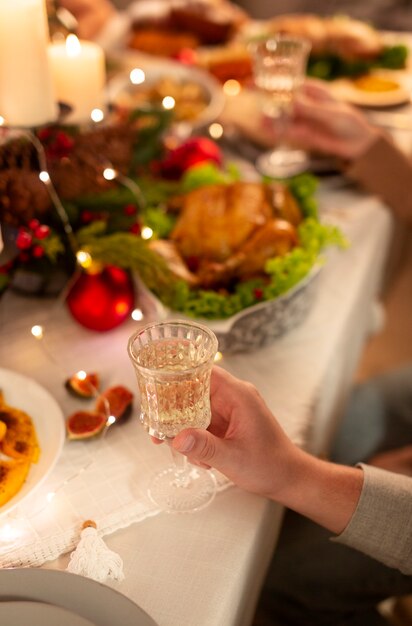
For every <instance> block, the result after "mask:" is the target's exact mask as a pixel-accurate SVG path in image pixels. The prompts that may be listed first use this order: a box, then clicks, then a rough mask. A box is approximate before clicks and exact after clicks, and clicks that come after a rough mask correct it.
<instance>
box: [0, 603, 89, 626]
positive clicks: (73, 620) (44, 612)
mask: <svg viewBox="0 0 412 626" xmlns="http://www.w3.org/2000/svg"><path fill="white" fill-rule="evenodd" d="M0 624H6V625H7V626H19V625H20V624H21V625H22V626H23V624H30V626H45V624H47V626H94V624H93V622H91V621H90V620H88V619H85V618H84V617H81V616H80V615H75V614H74V613H73V612H72V611H67V610H66V609H62V608H61V607H60V606H55V605H53V604H45V603H44V602H30V601H26V600H24V601H19V600H14V601H13V602H7V601H6V602H0Z"/></svg>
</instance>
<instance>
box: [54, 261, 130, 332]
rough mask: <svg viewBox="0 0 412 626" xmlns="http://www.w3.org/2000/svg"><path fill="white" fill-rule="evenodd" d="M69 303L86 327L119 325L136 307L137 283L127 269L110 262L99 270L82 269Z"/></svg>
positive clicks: (102, 329)
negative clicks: (114, 265) (135, 283)
mask: <svg viewBox="0 0 412 626" xmlns="http://www.w3.org/2000/svg"><path fill="white" fill-rule="evenodd" d="M66 303H67V306H68V308H69V311H70V313H71V314H72V316H73V317H74V319H75V320H76V321H77V322H79V324H81V325H82V326H84V327H85V328H89V329H90V330H96V331H106V330H111V329H112V328H115V327H116V326H119V324H121V323H122V322H124V321H125V319H126V318H127V317H128V316H129V315H130V313H131V312H132V310H133V308H134V286H133V281H132V278H131V276H130V274H129V273H128V272H126V271H125V270H123V269H121V268H119V267H113V266H107V267H105V268H104V269H103V270H102V271H100V272H98V273H94V272H93V273H88V272H83V273H82V274H81V275H80V276H79V278H78V280H77V281H76V283H75V284H74V285H73V287H72V288H71V290H70V292H69V294H68V296H67V300H66Z"/></svg>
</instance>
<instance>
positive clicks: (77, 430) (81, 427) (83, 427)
mask: <svg viewBox="0 0 412 626" xmlns="http://www.w3.org/2000/svg"><path fill="white" fill-rule="evenodd" d="M106 421H107V420H106V416H105V415H104V414H102V413H98V412H97V411H76V413H73V414H72V415H70V417H68V418H67V420H66V430H67V435H68V437H69V439H89V438H90V437H95V436H96V435H98V434H99V433H100V432H101V431H102V430H103V428H104V427H105V425H106Z"/></svg>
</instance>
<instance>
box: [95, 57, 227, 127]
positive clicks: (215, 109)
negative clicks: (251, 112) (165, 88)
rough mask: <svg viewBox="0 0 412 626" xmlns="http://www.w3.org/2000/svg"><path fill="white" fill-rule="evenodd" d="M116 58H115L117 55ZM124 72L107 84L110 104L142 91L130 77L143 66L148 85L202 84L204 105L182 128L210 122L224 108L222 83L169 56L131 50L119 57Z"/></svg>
mask: <svg viewBox="0 0 412 626" xmlns="http://www.w3.org/2000/svg"><path fill="white" fill-rule="evenodd" d="M114 60H115V61H116V58H114ZM119 64H120V67H121V71H120V72H119V74H117V75H115V76H114V77H113V78H112V79H111V80H110V81H109V83H108V85H107V89H106V96H107V99H108V101H109V102H110V103H112V104H116V102H121V100H122V99H123V100H126V101H127V100H130V101H132V100H133V98H132V95H133V92H134V91H135V90H136V91H137V90H139V85H134V84H133V83H132V82H131V80H130V72H131V71H132V70H134V69H141V70H143V72H144V74H145V81H144V84H145V85H155V84H156V83H157V82H159V80H161V79H164V78H169V79H172V80H173V81H174V82H176V83H187V82H191V83H195V84H196V85H198V86H200V87H201V90H202V92H203V96H204V99H205V106H204V108H203V109H202V110H201V111H200V112H199V114H198V115H196V117H195V118H194V119H192V120H187V121H182V122H179V126H180V127H181V129H182V134H184V133H183V131H184V130H185V127H187V128H186V130H187V134H189V131H193V130H195V129H197V128H202V127H204V126H207V125H208V124H211V123H212V122H213V121H214V120H215V119H216V118H217V117H218V116H219V115H220V114H221V113H222V111H223V108H224V105H225V96H224V93H223V90H222V86H221V85H220V83H219V82H218V81H217V80H216V79H215V78H214V77H213V76H211V75H210V74H208V73H207V72H205V71H204V70H202V69H199V68H195V67H191V66H188V65H184V64H182V63H178V62H177V61H173V60H170V59H157V58H155V57H151V56H150V55H147V54H143V53H139V52H130V53H127V54H126V53H123V54H122V55H121V56H120V57H119Z"/></svg>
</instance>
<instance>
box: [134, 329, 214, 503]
mask: <svg viewBox="0 0 412 626" xmlns="http://www.w3.org/2000/svg"><path fill="white" fill-rule="evenodd" d="M217 345H218V342H217V339H216V336H215V334H214V333H213V332H212V331H211V330H209V329H208V328H206V327H205V326H202V325H200V324H195V323H192V322H186V321H179V320H176V321H170V322H158V323H153V324H149V325H147V326H144V327H143V328H140V330H138V331H137V332H135V333H134V334H133V335H132V336H131V337H130V339H129V343H128V353H129V357H130V359H131V361H132V364H133V367H134V370H135V373H136V377H137V383H138V387H139V391H140V402H141V406H140V420H141V422H142V424H143V426H144V428H145V429H146V430H147V432H148V433H149V434H150V435H152V436H153V437H157V438H158V439H163V440H165V441H166V442H169V443H170V442H171V440H172V439H173V438H174V437H175V436H176V435H177V434H178V433H179V432H180V431H181V430H183V429H184V428H207V427H208V425H209V423H210V419H211V411H210V375H211V371H212V366H213V362H214V358H215V355H216V351H217ZM170 449H171V451H172V456H173V461H174V465H173V466H171V467H168V468H166V469H164V470H163V471H161V472H160V473H159V474H157V475H156V476H155V477H154V479H153V480H152V481H151V483H150V485H149V496H150V498H151V499H152V501H153V502H155V503H156V504H157V505H158V506H159V507H160V508H161V509H163V510H165V511H168V512H173V511H174V512H190V511H194V510H199V509H201V508H203V507H204V506H206V505H207V504H209V502H211V501H212V499H213V498H214V495H215V493H216V480H215V478H214V476H213V474H212V473H211V472H209V471H208V470H204V469H201V468H199V467H194V466H193V467H192V466H190V465H189V464H188V462H187V458H186V457H185V456H184V455H181V454H179V453H177V452H176V451H175V450H174V449H173V448H172V447H171V448H170Z"/></svg>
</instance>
